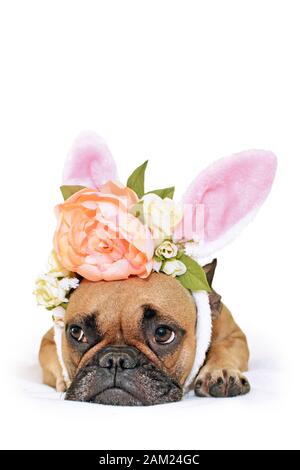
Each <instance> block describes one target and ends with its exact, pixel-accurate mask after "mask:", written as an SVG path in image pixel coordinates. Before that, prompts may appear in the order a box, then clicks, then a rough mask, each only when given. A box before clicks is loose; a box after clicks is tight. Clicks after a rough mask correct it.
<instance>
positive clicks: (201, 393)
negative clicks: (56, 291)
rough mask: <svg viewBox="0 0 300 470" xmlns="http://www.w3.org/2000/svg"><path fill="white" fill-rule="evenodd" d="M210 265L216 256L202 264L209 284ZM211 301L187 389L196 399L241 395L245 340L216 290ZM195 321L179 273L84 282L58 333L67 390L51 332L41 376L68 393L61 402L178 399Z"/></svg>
mask: <svg viewBox="0 0 300 470" xmlns="http://www.w3.org/2000/svg"><path fill="white" fill-rule="evenodd" d="M215 268H216V260H214V261H213V262H212V263H210V264H208V265H206V266H204V270H205V272H206V276H207V279H208V282H209V284H210V285H211V284H212V280H213V276H214V272H215ZM209 301H210V307H211V311H212V318H213V323H212V324H213V329H212V338H211V344H210V347H209V350H208V352H207V355H206V360H205V362H204V364H203V366H202V368H201V369H200V371H199V373H198V375H197V376H196V378H195V380H194V381H193V383H192V387H193V388H194V391H195V394H196V395H197V396H198V397H233V396H236V395H243V394H246V393H247V392H249V390H250V385H249V382H248V380H247V378H246V377H245V376H244V375H243V372H244V371H246V370H247V366H248V358H249V350H248V345H247V340H246V337H245V335H244V333H243V332H242V331H241V329H240V328H239V327H238V326H237V324H236V323H235V321H234V319H233V317H232V315H231V313H230V311H229V310H228V309H227V307H226V306H225V305H223V304H222V302H221V297H220V296H219V295H218V294H217V293H216V292H215V291H214V290H212V292H211V293H210V294H209ZM198 314H199V315H201V312H198ZM196 322H197V312H196V306H195V302H194V299H193V297H192V295H191V293H190V291H188V290H187V289H185V288H184V287H183V286H182V285H181V284H180V283H179V282H178V280H177V279H176V278H172V277H170V276H167V275H165V274H162V273H152V274H151V275H150V276H149V277H148V278H147V279H140V278H137V277H131V278H129V279H127V280H121V281H111V282H105V281H99V282H90V281H87V280H85V279H83V280H82V281H81V283H80V285H79V287H78V288H77V289H76V290H75V291H74V292H73V293H72V294H71V297H70V300H69V303H68V307H67V310H66V316H65V330H64V333H63V338H62V354H63V359H64V363H65V365H66V368H67V370H68V373H69V376H70V379H71V385H70V386H69V387H68V389H67V390H66V384H65V381H64V378H63V375H62V369H61V366H60V363H59V360H58V356H57V350H56V345H55V342H54V338H53V329H51V330H49V331H48V332H47V333H46V334H45V336H44V337H43V339H42V343H41V347H40V354H39V357H40V364H41V366H42V370H43V381H44V383H45V384H48V385H50V386H52V387H55V388H56V389H57V390H58V391H60V392H64V391H66V395H65V399H66V400H76V401H83V402H91V403H101V404H107V405H156V404H162V403H169V402H175V401H179V400H181V399H182V397H183V385H184V383H185V380H186V378H187V376H188V374H189V373H190V371H191V368H192V365H193V361H194V356H195V349H196V336H195V328H196Z"/></svg>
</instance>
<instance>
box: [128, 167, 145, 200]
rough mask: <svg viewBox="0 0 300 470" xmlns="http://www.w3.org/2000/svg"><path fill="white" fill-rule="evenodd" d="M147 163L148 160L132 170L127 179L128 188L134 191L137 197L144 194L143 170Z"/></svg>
mask: <svg viewBox="0 0 300 470" xmlns="http://www.w3.org/2000/svg"><path fill="white" fill-rule="evenodd" d="M147 165H148V160H146V161H145V162H144V163H143V164H142V165H141V166H139V167H138V168H137V169H136V170H134V172H133V173H132V174H131V175H130V176H129V178H128V180H127V186H128V188H130V189H132V190H133V191H135V192H136V194H137V195H138V197H139V198H141V197H143V196H144V194H145V171H146V168H147Z"/></svg>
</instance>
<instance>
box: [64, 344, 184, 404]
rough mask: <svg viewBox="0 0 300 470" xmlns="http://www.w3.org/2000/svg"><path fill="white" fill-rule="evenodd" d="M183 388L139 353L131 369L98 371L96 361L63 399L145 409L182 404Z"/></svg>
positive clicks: (101, 369)
mask: <svg viewBox="0 0 300 470" xmlns="http://www.w3.org/2000/svg"><path fill="white" fill-rule="evenodd" d="M182 395H183V391H182V387H181V386H180V385H179V384H178V383H177V382H176V381H174V379H172V378H171V377H169V376H168V375H167V374H165V373H164V372H163V371H161V370H160V369H158V368H157V367H156V366H154V364H152V363H150V362H149V360H148V359H147V358H146V357H145V356H144V355H143V354H142V353H140V352H137V360H136V362H135V365H134V367H130V368H126V369H124V368H120V367H114V368H113V367H101V366H99V360H97V361H96V360H95V361H91V362H90V363H89V364H87V365H86V366H85V367H84V368H82V369H80V370H79V371H78V373H77V375H76V376H75V378H74V380H73V382H72V383H71V385H70V387H69V389H68V390H67V393H66V396H65V399H66V400H74V401H84V402H90V403H99V404H102V405H117V406H141V405H142V406H148V405H157V404H162V403H170V402H175V401H179V400H181V398H182Z"/></svg>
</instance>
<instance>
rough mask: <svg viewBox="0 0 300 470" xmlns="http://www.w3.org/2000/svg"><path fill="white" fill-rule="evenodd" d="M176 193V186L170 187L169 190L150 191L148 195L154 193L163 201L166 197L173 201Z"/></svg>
mask: <svg viewBox="0 0 300 470" xmlns="http://www.w3.org/2000/svg"><path fill="white" fill-rule="evenodd" d="M174 191H175V186H170V187H169V188H163V189H154V191H149V192H148V193H147V194H151V193H154V194H157V195H158V196H159V197H161V198H162V199H164V198H165V197H169V198H170V199H173V196H174Z"/></svg>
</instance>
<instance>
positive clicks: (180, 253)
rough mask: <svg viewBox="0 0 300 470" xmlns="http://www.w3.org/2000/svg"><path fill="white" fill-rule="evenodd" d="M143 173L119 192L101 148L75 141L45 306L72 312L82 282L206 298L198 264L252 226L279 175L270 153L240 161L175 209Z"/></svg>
mask: <svg viewBox="0 0 300 470" xmlns="http://www.w3.org/2000/svg"><path fill="white" fill-rule="evenodd" d="M147 163H148V162H147V161H146V162H145V163H143V164H142V165H141V166H139V167H138V168H137V169H136V170H135V171H134V172H133V173H132V174H131V175H130V176H129V178H128V180H127V183H126V185H122V184H121V183H119V182H118V177H117V171H116V165H115V163H114V160H113V158H112V156H111V154H110V152H109V150H108V148H107V146H106V144H105V143H104V141H103V140H102V139H101V138H100V137H98V136H96V135H90V134H89V135H84V136H81V137H80V138H78V139H77V141H76V142H75V144H74V147H73V149H72V151H71V153H70V155H69V158H68V160H67V162H66V165H65V169H64V176H63V186H61V192H62V195H63V198H64V202H62V203H60V204H58V206H56V209H55V212H56V216H57V227H56V231H55V234H54V241H53V243H54V247H53V250H52V253H51V255H50V258H49V262H48V266H47V269H46V271H45V272H44V273H43V274H42V275H41V276H40V277H39V278H38V279H37V281H36V289H35V294H36V297H37V302H38V304H39V305H42V306H44V307H46V308H47V309H49V310H51V309H54V308H56V307H58V306H60V307H63V308H66V306H67V303H68V301H69V296H70V294H71V292H72V291H73V290H74V289H76V288H77V287H78V285H79V282H80V280H81V279H82V278H85V279H88V280H90V281H100V280H104V281H112V280H121V279H127V278H128V277H130V276H138V277H141V278H147V277H148V276H149V275H150V274H151V272H153V271H156V272H162V273H164V274H166V275H169V276H173V277H176V279H178V281H179V282H180V283H181V284H182V285H183V286H184V287H185V288H187V289H189V290H191V291H193V292H197V291H206V292H209V291H210V286H209V284H208V282H207V279H206V275H205V272H204V270H203V268H202V267H201V264H200V260H201V259H202V258H203V257H205V256H208V255H210V254H211V253H213V252H215V251H216V250H217V249H218V248H220V247H221V246H223V245H224V244H227V243H228V242H229V241H230V240H231V239H232V238H233V237H234V236H235V235H236V234H237V233H238V232H239V231H240V230H241V228H242V227H243V226H244V225H245V224H246V223H248V222H249V221H250V219H251V218H253V215H254V214H255V213H256V211H257V209H258V208H259V207H260V205H261V204H262V203H263V201H264V200H265V198H266V196H267V194H268V193H269V191H270V188H271V185H272V181H273V178H274V174H275V170H276V158H275V156H274V155H273V154H272V153H271V152H266V151H262V150H253V151H246V152H242V153H239V154H235V155H232V156H230V157H227V158H224V159H222V160H220V161H218V162H216V163H214V164H213V165H211V166H210V167H209V168H208V169H206V170H205V171H204V172H202V173H200V174H199V175H198V177H197V178H196V179H195V180H194V182H193V183H192V184H191V185H190V187H189V188H188V190H187V192H186V194H185V195H184V197H183V199H182V201H181V202H180V203H176V202H174V200H173V196H174V190H175V188H174V187H168V188H164V189H156V190H152V191H147V192H146V191H145V171H146V168H147Z"/></svg>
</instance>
